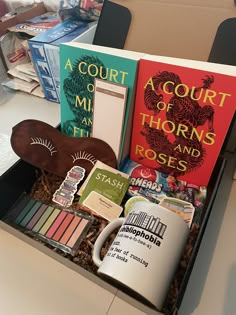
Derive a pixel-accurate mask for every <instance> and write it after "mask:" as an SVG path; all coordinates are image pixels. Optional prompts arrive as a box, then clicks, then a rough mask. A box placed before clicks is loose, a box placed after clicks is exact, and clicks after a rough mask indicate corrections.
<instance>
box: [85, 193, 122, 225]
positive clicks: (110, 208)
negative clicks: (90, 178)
mask: <svg viewBox="0 0 236 315" xmlns="http://www.w3.org/2000/svg"><path fill="white" fill-rule="evenodd" d="M83 205H84V206H86V207H87V208H89V209H90V210H92V211H94V212H96V213H97V214H99V215H100V216H102V217H103V218H105V219H107V220H108V221H112V220H114V219H116V218H118V217H119V216H120V215H121V212H122V211H123V208H122V207H121V206H119V205H117V204H116V203H114V202H112V201H111V200H109V199H108V198H106V197H104V196H102V195H101V194H99V193H97V192H96V191H94V190H93V191H91V192H90V194H89V195H88V197H87V198H86V199H85V200H84V202H83Z"/></svg>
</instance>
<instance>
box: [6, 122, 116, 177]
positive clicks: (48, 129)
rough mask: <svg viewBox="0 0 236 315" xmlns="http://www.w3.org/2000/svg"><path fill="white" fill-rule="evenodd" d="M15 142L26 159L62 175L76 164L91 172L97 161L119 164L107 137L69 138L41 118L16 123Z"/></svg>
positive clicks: (13, 139) (113, 165)
mask: <svg viewBox="0 0 236 315" xmlns="http://www.w3.org/2000/svg"><path fill="white" fill-rule="evenodd" d="M11 145H12V149H13V150H14V152H15V153H16V154H17V155H18V156H19V157H20V158H21V159H22V160H24V161H26V162H28V163H29V164H32V165H34V166H36V167H38V168H40V169H42V170H44V171H48V172H51V173H53V174H56V175H58V176H61V177H65V176H66V174H67V172H68V171H69V170H70V169H71V168H72V167H73V166H75V165H77V166H81V167H83V168H84V169H85V171H86V175H88V173H89V172H90V171H91V169H92V168H93V166H94V164H95V162H96V161H97V160H99V161H101V162H103V163H105V164H107V165H109V166H111V167H113V168H116V167H117V160H116V156H115V153H114V151H113V150H112V148H111V147H110V146H109V145H108V144H107V143H106V142H104V141H103V140H100V139H97V138H92V137H86V138H73V137H69V136H66V135H64V134H62V133H61V132H60V131H59V130H58V129H56V128H54V127H52V126H50V125H49V124H47V123H45V122H42V121H38V120H33V119H29V120H24V121H22V122H20V123H19V124H17V125H16V126H14V127H13V129H12V135H11Z"/></svg>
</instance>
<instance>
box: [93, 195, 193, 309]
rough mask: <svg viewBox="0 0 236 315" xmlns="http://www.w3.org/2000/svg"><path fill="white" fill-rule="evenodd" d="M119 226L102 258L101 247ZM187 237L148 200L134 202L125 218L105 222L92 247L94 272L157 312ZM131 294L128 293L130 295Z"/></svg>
mask: <svg viewBox="0 0 236 315" xmlns="http://www.w3.org/2000/svg"><path fill="white" fill-rule="evenodd" d="M119 226H121V227H120V230H119V232H118V233H117V235H116V237H115V239H114V241H113V242H112V244H111V246H110V248H109V250H108V252H107V254H106V255H105V257H104V259H103V260H101V259H100V252H101V248H102V246H103V244H104V242H105V241H106V239H107V237H108V236H109V235H110V234H111V233H112V231H114V229H116V228H118V227H119ZM188 235H189V228H188V226H187V224H186V222H185V221H184V220H183V219H182V218H181V217H179V216H178V215H177V214H176V213H174V212H172V211H170V210H167V209H165V208H163V207H161V206H160V205H158V204H154V203H151V202H149V201H137V202H136V203H134V205H133V206H132V208H131V210H130V212H129V214H128V216H127V217H126V218H118V219H115V220H114V221H112V222H111V223H109V224H108V225H107V226H106V228H105V229H104V230H103V231H102V232H101V234H100V235H99V237H98V238H97V240H96V242H95V244H94V250H93V261H94V263H95V264H96V265H97V267H99V268H98V273H99V274H100V275H103V276H105V277H108V278H110V279H112V280H115V281H118V283H120V284H122V285H124V287H126V288H127V287H128V288H129V289H131V290H132V291H133V292H135V293H136V294H138V295H139V296H141V297H142V298H144V300H145V301H147V302H148V303H151V305H153V306H154V307H156V308H157V309H159V310H161V309H162V306H163V304H164V301H165V298H166V296H167V293H168V290H169V287H170V284H171V281H172V280H173V276H174V273H175V271H176V268H177V266H178V263H179V261H180V258H181V254H182V252H183V249H184V246H185V244H186V241H187V238H188ZM132 291H131V292H132Z"/></svg>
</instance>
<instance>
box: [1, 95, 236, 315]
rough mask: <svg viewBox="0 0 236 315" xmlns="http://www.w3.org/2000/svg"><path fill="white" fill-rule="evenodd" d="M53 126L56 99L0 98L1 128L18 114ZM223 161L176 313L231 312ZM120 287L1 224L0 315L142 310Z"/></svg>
mask: <svg viewBox="0 0 236 315" xmlns="http://www.w3.org/2000/svg"><path fill="white" fill-rule="evenodd" d="M27 118H34V119H39V120H43V121H45V122H48V123H49V124H51V125H54V126H56V125H57V124H58V122H59V120H60V113H59V104H57V103H52V102H47V101H45V100H42V99H40V98H37V97H31V96H28V95H26V94H24V93H17V94H15V93H10V94H9V95H8V98H7V101H6V102H0V122H1V124H0V133H5V134H8V135H10V133H11V128H12V126H14V125H15V124H16V123H18V122H19V121H21V120H23V119H27ZM228 161H229V162H228V164H227V167H226V170H225V173H224V176H223V179H222V182H221V185H220V188H219V191H218V195H217V197H216V200H215V204H214V208H213V211H212V214H211V216H210V219H209V223H208V226H207V229H206V232H205V234H204V237H203V241H202V245H201V247H200V250H199V255H198V257H197V260H196V263H195V266H194V269H193V273H192V275H191V277H190V281H189V284H188V287H187V290H186V293H185V296H184V299H183V303H182V305H181V309H180V311H179V314H180V315H190V314H192V315H213V314H214V315H234V314H236V298H235V292H236V246H235V244H234V240H235V239H236V228H235V222H236V210H235V205H236V181H233V180H232V174H233V170H234V166H235V162H234V161H235V156H234V155H233V154H228ZM128 300H129V299H127V298H125V300H124V296H123V294H122V293H121V292H119V291H117V290H115V291H114V292H110V291H109V290H105V289H104V288H102V287H100V286H99V285H97V284H96V283H94V282H92V281H90V280H88V279H86V278H84V277H83V276H81V275H79V274H78V273H77V272H75V271H73V270H71V269H69V268H68V267H66V266H65V265H63V264H60V263H59V262H58V261H55V260H54V259H52V258H51V257H49V256H47V255H46V254H44V253H42V252H41V251H39V250H38V249H36V248H34V247H32V246H31V245H29V244H27V243H25V242H24V241H22V240H20V239H19V237H17V236H15V235H13V234H12V233H11V232H7V231H5V226H4V225H3V224H0V314H1V315H54V314H55V315H56V314H57V315H60V314H62V315H64V314H81V315H82V314H83V315H89V314H94V315H95V314H96V315H99V314H103V315H118V314H119V315H120V314H129V315H145V314H146V313H149V312H147V311H146V309H145V308H143V309H142V310H140V309H138V308H136V307H135V305H136V304H135V302H132V303H131V304H130V303H128Z"/></svg>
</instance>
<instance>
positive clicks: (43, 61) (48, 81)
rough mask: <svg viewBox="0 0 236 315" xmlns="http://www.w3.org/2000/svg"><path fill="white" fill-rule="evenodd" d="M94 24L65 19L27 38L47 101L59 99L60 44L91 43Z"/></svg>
mask: <svg viewBox="0 0 236 315" xmlns="http://www.w3.org/2000/svg"><path fill="white" fill-rule="evenodd" d="M96 26H97V23H96V22H93V23H84V22H79V21H75V20H71V19H70V20H65V21H63V22H61V23H59V24H57V25H56V26H55V27H53V28H51V29H49V30H48V31H46V32H43V33H41V34H39V35H37V36H35V37H33V38H31V39H30V40H29V48H30V52H31V55H32V60H33V63H34V66H35V70H36V73H37V75H38V78H39V80H40V82H41V86H42V88H43V91H44V95H45V97H46V99H48V100H49V101H53V102H59V101H60V90H59V87H60V62H59V46H60V44H61V43H65V42H69V41H79V42H82V43H92V42H93V38H94V34H95V30H96Z"/></svg>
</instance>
